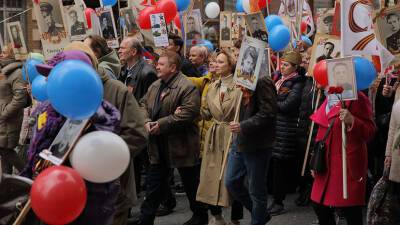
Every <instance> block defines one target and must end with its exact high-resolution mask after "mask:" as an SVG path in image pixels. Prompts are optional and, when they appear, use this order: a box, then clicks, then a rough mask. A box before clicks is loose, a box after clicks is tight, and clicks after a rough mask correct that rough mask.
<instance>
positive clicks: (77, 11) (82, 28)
mask: <svg viewBox="0 0 400 225" xmlns="http://www.w3.org/2000/svg"><path fill="white" fill-rule="evenodd" d="M64 15H66V26H67V28H68V33H69V35H70V37H71V40H72V41H81V40H84V39H85V37H86V35H87V23H86V17H85V11H83V10H82V7H80V6H79V5H68V6H64Z"/></svg>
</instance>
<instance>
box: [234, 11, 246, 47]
mask: <svg viewBox="0 0 400 225" xmlns="http://www.w3.org/2000/svg"><path fill="white" fill-rule="evenodd" d="M231 31H232V34H231V38H232V41H233V43H235V42H236V41H238V40H240V41H241V40H243V38H244V37H245V36H246V31H247V29H246V19H245V14H244V13H232V29H231Z"/></svg>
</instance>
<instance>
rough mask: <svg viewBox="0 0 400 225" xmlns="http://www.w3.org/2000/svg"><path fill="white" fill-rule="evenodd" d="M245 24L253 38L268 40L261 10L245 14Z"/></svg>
mask: <svg viewBox="0 0 400 225" xmlns="http://www.w3.org/2000/svg"><path fill="white" fill-rule="evenodd" d="M246 24H247V27H248V31H249V32H250V34H251V36H252V37H253V38H256V39H258V40H261V41H265V42H268V33H267V27H266V26H265V21H264V18H263V16H262V13H261V12H258V13H251V14H248V15H246Z"/></svg>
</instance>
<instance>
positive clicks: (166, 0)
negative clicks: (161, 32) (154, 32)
mask: <svg viewBox="0 0 400 225" xmlns="http://www.w3.org/2000/svg"><path fill="white" fill-rule="evenodd" d="M157 9H158V11H159V12H163V13H164V16H165V22H166V23H170V22H171V21H172V20H173V19H174V18H175V15H176V14H177V13H178V8H177V6H176V3H175V1H174V0H161V1H159V2H157Z"/></svg>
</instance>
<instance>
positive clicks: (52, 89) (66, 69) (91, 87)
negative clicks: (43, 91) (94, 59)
mask: <svg viewBox="0 0 400 225" xmlns="http://www.w3.org/2000/svg"><path fill="white" fill-rule="evenodd" d="M47 95H48V96H49V100H50V102H51V104H52V106H53V107H54V109H55V110H57V112H59V113H61V114H62V115H63V116H65V117H68V118H70V119H73V120H82V119H87V118H89V117H91V116H92V115H93V114H94V113H95V112H96V111H97V109H98V108H99V106H100V104H101V101H102V99H103V84H102V82H101V80H100V77H99V75H98V74H97V73H96V71H95V70H94V69H93V68H92V67H91V66H89V65H88V64H86V63H84V62H82V61H79V60H66V61H63V62H61V63H59V64H58V65H56V66H55V67H54V68H53V69H52V70H51V72H50V75H49V77H48V81H47Z"/></svg>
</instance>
